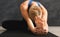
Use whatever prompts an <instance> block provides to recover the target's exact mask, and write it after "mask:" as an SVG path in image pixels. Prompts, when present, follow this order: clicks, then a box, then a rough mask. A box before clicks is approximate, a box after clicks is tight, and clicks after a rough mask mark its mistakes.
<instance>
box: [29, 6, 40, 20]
mask: <svg viewBox="0 0 60 37" xmlns="http://www.w3.org/2000/svg"><path fill="white" fill-rule="evenodd" d="M38 15H40V8H39V7H38V6H31V7H30V9H29V17H30V18H31V19H32V20H33V19H34V17H35V16H38Z"/></svg>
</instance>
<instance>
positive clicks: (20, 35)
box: [0, 31, 58, 37]
mask: <svg viewBox="0 0 60 37" xmlns="http://www.w3.org/2000/svg"><path fill="white" fill-rule="evenodd" d="M0 36H1V37H58V36H56V35H54V34H52V33H50V32H49V33H48V34H47V35H43V36H42V35H35V34H33V33H31V32H30V31H27V32H24V31H5V32H4V33H2V34H1V35H0Z"/></svg>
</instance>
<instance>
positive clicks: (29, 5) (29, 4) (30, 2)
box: [28, 0, 40, 12]
mask: <svg viewBox="0 0 60 37" xmlns="http://www.w3.org/2000/svg"><path fill="white" fill-rule="evenodd" d="M32 1H33V0H30V1H29V3H28V12H29V9H30V7H31V4H32ZM36 2H37V1H36ZM37 4H38V6H40V2H37Z"/></svg>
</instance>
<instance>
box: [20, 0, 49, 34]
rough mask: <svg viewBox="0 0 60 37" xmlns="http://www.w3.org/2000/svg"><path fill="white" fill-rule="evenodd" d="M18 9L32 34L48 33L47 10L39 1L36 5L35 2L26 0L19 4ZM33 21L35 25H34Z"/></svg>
mask: <svg viewBox="0 0 60 37" xmlns="http://www.w3.org/2000/svg"><path fill="white" fill-rule="evenodd" d="M29 4H31V5H29ZM29 6H30V8H29ZM36 7H37V8H36ZM33 8H35V9H33ZM20 10H21V14H22V16H23V18H24V19H25V21H26V22H27V25H28V28H29V30H30V31H31V32H33V33H34V34H47V33H48V24H47V16H48V14H47V10H46V9H45V7H44V6H43V5H42V4H41V3H40V6H37V2H35V1H31V0H26V1H25V2H23V3H22V4H21V5H20ZM38 11H39V12H38ZM37 12H38V13H37ZM34 23H35V25H36V26H34Z"/></svg>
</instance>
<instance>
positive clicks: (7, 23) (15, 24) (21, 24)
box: [2, 20, 28, 30]
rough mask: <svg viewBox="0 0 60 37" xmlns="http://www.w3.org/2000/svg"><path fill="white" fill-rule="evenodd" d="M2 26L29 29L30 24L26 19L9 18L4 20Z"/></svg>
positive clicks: (8, 28)
mask: <svg viewBox="0 0 60 37" xmlns="http://www.w3.org/2000/svg"><path fill="white" fill-rule="evenodd" d="M2 27H3V28H5V29H7V30H27V29H28V28H27V27H28V26H27V23H26V21H25V20H22V21H19V20H7V21H4V22H2Z"/></svg>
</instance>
